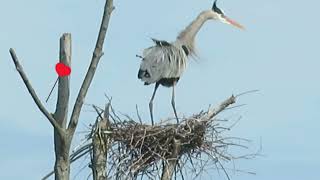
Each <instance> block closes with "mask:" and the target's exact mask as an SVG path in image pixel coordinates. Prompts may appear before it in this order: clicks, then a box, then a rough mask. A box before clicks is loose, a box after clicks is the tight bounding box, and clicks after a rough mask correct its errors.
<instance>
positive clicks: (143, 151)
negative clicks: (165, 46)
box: [74, 96, 245, 179]
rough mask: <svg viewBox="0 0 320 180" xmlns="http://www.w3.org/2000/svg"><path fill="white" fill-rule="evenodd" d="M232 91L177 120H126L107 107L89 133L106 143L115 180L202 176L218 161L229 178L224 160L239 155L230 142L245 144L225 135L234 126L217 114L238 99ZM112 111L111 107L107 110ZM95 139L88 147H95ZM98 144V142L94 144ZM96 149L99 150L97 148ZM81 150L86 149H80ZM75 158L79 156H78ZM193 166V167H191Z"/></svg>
mask: <svg viewBox="0 0 320 180" xmlns="http://www.w3.org/2000/svg"><path fill="white" fill-rule="evenodd" d="M235 100H236V97H235V96H231V97H230V98H228V99H227V100H225V101H224V102H222V103H221V104H220V105H218V106H217V107H214V108H209V109H208V110H207V111H201V112H199V113H197V114H194V115H192V116H191V117H188V118H183V119H182V120H181V121H180V123H178V124H175V123H174V124H171V123H168V122H167V121H166V122H161V123H159V124H156V125H154V126H151V125H146V124H143V123H142V122H141V119H140V121H134V120H133V119H132V118H130V117H129V116H126V118H125V120H123V119H121V118H120V117H119V116H117V115H116V113H115V112H114V111H113V110H112V107H111V111H110V112H109V110H107V109H106V110H105V114H107V116H104V117H101V115H100V118H98V119H100V124H101V122H104V125H103V126H101V125H99V120H97V122H96V125H95V126H93V128H92V132H91V133H90V135H89V137H91V138H92V137H94V135H95V134H96V135H97V134H98V135H99V137H100V139H101V140H103V143H104V144H105V145H103V146H100V148H101V147H103V148H105V149H106V150H105V155H104V156H105V157H106V162H107V167H106V173H107V174H108V177H110V178H111V179H136V178H137V177H139V176H147V177H148V178H149V179H171V177H172V176H173V175H175V176H180V177H181V178H182V179H184V176H188V179H189V178H190V176H191V175H190V174H189V173H188V172H193V173H192V174H193V177H192V179H193V178H195V177H196V176H199V174H200V173H201V172H202V171H203V170H204V168H205V167H204V166H211V167H212V165H214V166H215V167H216V169H218V170H223V172H224V173H225V175H226V177H227V178H228V179H229V176H228V173H227V172H226V170H225V168H224V167H223V165H222V162H225V161H230V160H232V159H233V158H234V156H233V155H232V154H230V152H229V151H228V149H230V147H232V146H236V147H245V146H243V145H242V144H241V142H240V141H239V140H245V139H240V138H230V137H225V135H224V133H223V132H225V131H226V130H229V127H224V126H223V124H224V123H221V122H222V120H219V119H218V118H216V116H217V115H218V114H219V113H220V112H222V111H223V110H225V109H227V108H228V107H229V106H230V105H232V104H234V103H235ZM106 111H108V112H106ZM92 146H94V143H91V144H90V145H89V146H87V147H88V148H90V149H91V148H92ZM94 148H95V147H93V149H94ZM94 152H95V151H94ZM77 154H81V153H77ZM74 158H76V156H74ZM189 168H191V169H189Z"/></svg>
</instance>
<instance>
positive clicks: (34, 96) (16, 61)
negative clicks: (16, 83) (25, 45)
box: [9, 48, 63, 134]
mask: <svg viewBox="0 0 320 180" xmlns="http://www.w3.org/2000/svg"><path fill="white" fill-rule="evenodd" d="M9 52H10V55H11V58H12V60H13V62H14V65H15V66H16V70H17V71H18V73H19V74H20V76H21V78H22V80H23V82H24V84H25V85H26V87H27V89H28V91H29V93H30V95H31V97H32V99H33V101H34V102H35V103H36V105H37V106H38V108H39V110H40V111H41V112H42V113H43V114H44V115H45V116H46V118H47V119H48V120H49V122H50V123H51V125H52V126H53V127H54V128H55V129H56V130H57V131H58V132H59V133H60V134H62V133H63V129H62V128H61V127H60V125H59V124H58V123H57V122H56V120H55V119H54V118H53V116H52V115H51V114H50V113H49V112H48V110H47V109H46V108H45V107H44V106H43V104H42V103H41V101H40V99H39V98H38V96H37V94H36V92H35V90H34V89H33V87H32V85H31V83H30V81H29V79H28V77H27V75H26V74H25V72H24V71H23V68H22V66H21V64H20V62H19V59H18V57H17V55H16V53H15V51H14V49H12V48H10V50H9Z"/></svg>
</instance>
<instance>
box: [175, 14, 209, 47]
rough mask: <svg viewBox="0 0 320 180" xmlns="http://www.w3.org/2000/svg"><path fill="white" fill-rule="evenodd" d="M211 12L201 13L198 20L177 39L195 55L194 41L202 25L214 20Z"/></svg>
mask: <svg viewBox="0 0 320 180" xmlns="http://www.w3.org/2000/svg"><path fill="white" fill-rule="evenodd" d="M212 18H213V17H212V12H211V10H208V11H203V12H201V13H200V14H199V15H198V16H197V18H196V19H194V20H193V21H192V22H191V23H190V24H189V25H188V26H187V27H186V28H185V29H184V30H183V31H181V32H180V34H179V35H178V37H177V40H179V41H180V42H181V43H183V44H184V45H186V46H187V47H188V48H189V50H190V53H194V39H195V36H196V35H197V33H198V32H199V30H200V28H201V27H202V25H203V24H204V23H205V22H206V21H207V20H208V19H212Z"/></svg>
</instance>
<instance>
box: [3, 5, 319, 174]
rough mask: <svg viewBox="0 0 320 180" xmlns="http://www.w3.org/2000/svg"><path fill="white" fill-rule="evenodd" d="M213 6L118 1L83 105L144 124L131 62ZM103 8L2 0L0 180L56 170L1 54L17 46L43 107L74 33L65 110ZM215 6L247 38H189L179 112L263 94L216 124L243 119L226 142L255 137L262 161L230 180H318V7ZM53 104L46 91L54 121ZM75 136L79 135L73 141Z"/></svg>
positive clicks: (160, 101) (43, 124) (39, 125)
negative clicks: (64, 42) (65, 40)
mask: <svg viewBox="0 0 320 180" xmlns="http://www.w3.org/2000/svg"><path fill="white" fill-rule="evenodd" d="M211 4H212V2H211V1H209V0H206V1H203V0H202V1H196V0H193V1H185V0H162V1H156V0H141V1H124V0H115V6H116V9H115V11H114V12H113V14H112V19H111V22H110V28H109V30H108V35H107V40H106V44H105V48H104V52H105V55H104V56H103V57H102V59H101V63H100V64H99V67H98V71H97V73H96V76H95V78H94V82H93V84H92V86H91V88H90V90H89V93H88V96H87V98H86V100H85V102H86V103H94V104H96V105H99V106H103V105H104V103H105V102H106V99H105V98H104V93H107V94H108V95H110V96H112V97H113V103H114V106H115V108H116V109H118V110H120V111H121V112H125V113H127V114H129V115H132V116H134V115H135V105H136V104H138V106H139V107H140V110H141V114H142V116H143V117H144V118H145V119H147V120H149V114H148V101H149V98H150V96H151V93H152V90H153V87H152V86H143V84H142V83H141V82H139V80H138V79H137V70H138V67H139V59H138V58H136V57H135V55H136V54H141V51H142V49H143V48H145V47H148V46H150V45H151V44H152V42H151V41H150V39H149V37H154V38H158V39H165V40H168V41H170V40H174V39H175V37H176V35H177V33H178V32H179V31H180V30H182V28H184V27H185V26H186V25H187V24H188V23H189V22H190V21H191V20H192V19H193V18H194V17H195V16H196V15H197V14H198V13H199V12H200V11H201V10H204V9H208V8H210V6H211ZM103 5H104V1H103V0H91V1H79V0H77V1H76V0H67V1H66V0H54V1H48V0H30V1H25V0H7V1H5V0H2V1H1V3H0V24H1V28H0V81H1V82H2V84H1V89H0V91H1V93H0V100H1V103H0V147H1V148H0V179H10V180H15V179H39V178H41V177H42V176H43V175H44V174H46V173H47V172H48V171H50V170H51V169H52V167H53V163H54V154H53V138H52V128H51V127H50V125H49V123H48V122H47V120H46V119H45V118H44V116H43V115H42V114H41V113H40V112H39V110H38V109H37V108H36V106H35V104H34V103H33V101H32V99H31V97H30V95H29V94H28V92H27V90H26V88H25V87H24V84H23V82H22V80H21V79H20V77H19V75H18V73H17V72H16V70H15V69H14V65H13V63H12V61H11V58H10V56H9V52H8V50H9V48H10V47H13V48H15V50H16V52H17V55H18V57H19V58H20V60H21V63H22V64H23V66H24V69H25V71H26V72H27V74H28V76H29V78H30V80H31V82H32V84H33V86H34V88H35V89H36V91H37V93H38V95H39V97H41V99H42V100H45V98H46V96H47V95H48V93H49V91H50V88H51V86H52V84H53V82H54V81H55V79H56V74H55V72H54V65H55V63H56V62H57V60H58V45H59V37H60V36H61V34H62V33H64V32H70V33H72V39H73V59H72V69H73V72H72V75H71V81H72V83H71V87H72V92H71V93H72V95H71V100H72V101H71V104H73V103H74V100H75V96H76V94H77V92H78V88H79V87H80V83H81V81H82V79H83V77H84V74H85V71H86V69H87V66H88V64H89V61H90V58H91V54H92V51H93V47H94V44H95V41H96V36H97V31H98V27H99V24H100V19H101V14H102V10H103ZM219 6H220V7H221V8H222V9H224V11H225V13H226V14H227V15H229V16H230V17H233V18H234V19H236V20H238V21H239V22H241V23H242V24H244V25H245V26H246V28H247V30H246V31H240V30H237V29H235V28H232V27H230V26H227V25H225V24H221V23H216V22H208V23H206V24H205V26H204V27H203V29H201V31H200V32H199V34H198V36H197V48H198V51H199V55H200V58H199V60H198V61H197V62H195V61H191V62H190V63H189V67H188V69H187V71H186V73H185V74H184V76H183V77H182V79H181V81H180V82H179V84H178V87H177V99H176V104H177V110H178V112H179V114H180V115H182V114H185V115H189V114H192V113H193V112H195V111H198V110H200V109H203V108H207V107H208V105H209V104H216V103H219V102H220V101H222V100H224V99H225V98H227V97H228V96H230V95H231V94H232V93H235V94H237V93H241V92H243V91H247V90H252V89H259V90H260V92H259V93H255V94H250V95H247V96H243V97H241V98H240V99H239V104H247V105H246V106H244V107H241V108H238V109H233V110H232V111H230V112H228V113H225V114H223V115H222V117H231V118H232V119H236V118H237V117H239V116H242V117H243V118H242V120H241V121H240V123H239V124H238V125H237V126H236V127H235V128H234V129H233V130H232V131H231V132H230V134H231V135H232V136H237V137H244V138H248V139H251V140H253V143H252V145H251V146H252V149H251V150H252V151H254V150H256V149H257V148H258V146H259V142H260V138H261V139H262V145H263V151H262V153H263V154H264V156H263V157H258V158H256V159H254V160H248V161H236V167H237V168H238V169H242V170H248V171H253V172H256V173H257V175H248V174H245V173H235V174H233V173H231V175H232V179H234V180H257V179H259V180H270V179H275V180H277V179H279V180H283V179H291V180H301V179H308V180H317V179H319V178H320V175H319V173H318V171H319V167H320V156H319V152H320V145H319V143H318V142H319V140H318V139H319V137H320V136H319V135H320V134H319V127H320V123H319V120H320V111H319V105H320V93H319V92H320V83H319V77H320V58H319V57H320V55H319V42H320V36H319V32H320V24H319V19H318V18H319V17H320V11H319V7H320V2H319V1H316V0H305V1H291V0H282V1H278V0H269V1H254V0H247V1H230V0H220V2H219ZM55 92H56V91H55ZM170 97H171V90H170V89H166V88H161V89H159V91H158V94H157V97H156V101H155V116H156V117H155V118H156V119H159V118H165V117H167V116H172V115H173V113H172V110H171V106H170ZM55 100H56V94H55V93H54V94H53V96H52V97H51V100H50V101H49V103H48V104H45V105H46V107H47V108H48V109H49V110H50V111H54V107H55ZM90 111H91V108H89V107H88V106H84V108H83V111H82V114H81V119H80V123H79V129H78V130H79V131H78V132H80V131H81V130H86V126H87V125H88V124H90V123H92V122H93V121H94V120H95V116H96V115H95V113H93V112H90ZM82 135H83V134H81V133H77V138H78V139H80V138H81V137H82ZM87 162H88V161H84V160H83V161H81V162H80V163H78V164H76V165H74V166H72V174H73V175H72V177H73V179H86V177H87V175H88V174H89V172H88V171H81V173H80V174H79V175H78V176H76V177H75V174H76V173H77V172H79V171H80V167H82V166H84V165H85V163H87ZM230 165H231V164H230ZM231 167H232V165H231ZM211 174H216V172H215V171H214V170H211V171H210V170H209V171H208V173H207V174H206V175H204V177H203V179H211V178H212V177H213V176H211ZM217 176H218V175H217ZM210 177H211V178H210ZM218 178H219V176H218ZM220 179H225V177H224V176H222V175H221V176H220Z"/></svg>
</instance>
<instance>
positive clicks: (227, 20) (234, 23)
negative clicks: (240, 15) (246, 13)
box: [223, 16, 245, 30]
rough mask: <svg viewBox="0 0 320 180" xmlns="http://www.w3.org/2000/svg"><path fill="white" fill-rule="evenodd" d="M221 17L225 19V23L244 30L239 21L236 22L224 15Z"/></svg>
mask: <svg viewBox="0 0 320 180" xmlns="http://www.w3.org/2000/svg"><path fill="white" fill-rule="evenodd" d="M223 19H224V20H225V22H226V23H227V24H230V25H232V26H234V27H237V28H239V29H242V30H245V27H244V26H242V25H241V24H240V23H238V22H237V21H235V20H232V19H230V18H228V17H227V16H224V17H223Z"/></svg>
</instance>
